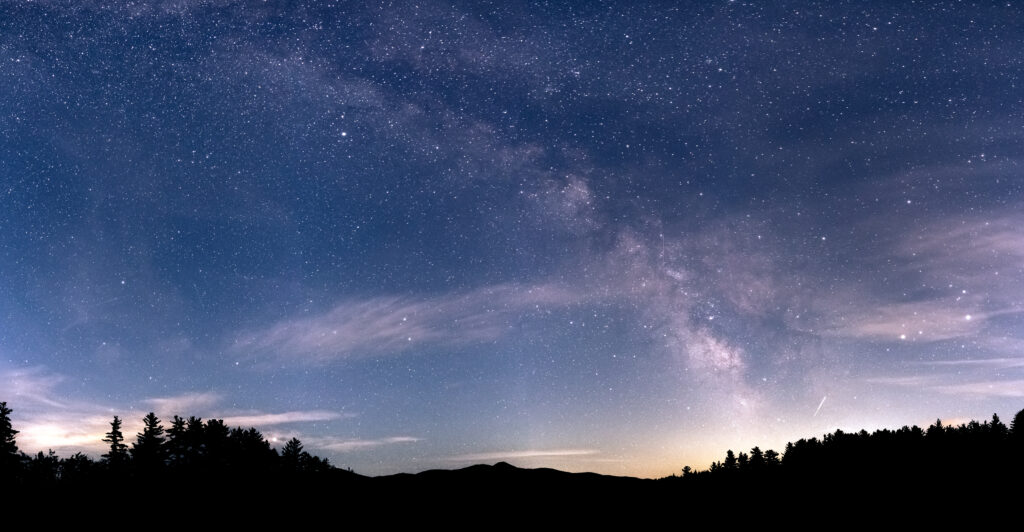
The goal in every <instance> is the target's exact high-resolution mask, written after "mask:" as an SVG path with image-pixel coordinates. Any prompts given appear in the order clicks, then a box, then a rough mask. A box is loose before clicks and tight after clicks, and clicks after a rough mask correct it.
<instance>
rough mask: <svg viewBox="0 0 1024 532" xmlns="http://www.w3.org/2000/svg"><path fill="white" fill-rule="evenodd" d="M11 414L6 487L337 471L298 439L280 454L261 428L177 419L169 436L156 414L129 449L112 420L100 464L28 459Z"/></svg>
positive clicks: (3, 459)
mask: <svg viewBox="0 0 1024 532" xmlns="http://www.w3.org/2000/svg"><path fill="white" fill-rule="evenodd" d="M10 414H11V409H10V408H8V407H7V403H6V402H0V479H2V480H3V483H4V484H5V486H6V487H10V486H12V485H22V486H26V487H29V486H37V487H41V486H52V485H58V484H60V485H65V486H68V485H72V486H73V485H83V484H85V485H87V484H90V483H102V482H123V481H125V480H136V481H142V482H146V481H154V482H155V481H160V482H174V481H181V482H192V481H196V480H209V479H212V478H218V477H219V478H230V479H232V480H233V481H245V480H247V479H249V480H255V479H267V478H282V477H295V476H304V477H315V476H318V475H319V476H322V475H325V474H329V473H330V472H332V471H335V470H336V468H335V467H334V466H332V465H331V464H330V463H329V461H328V460H326V459H323V458H319V457H317V456H313V455H311V454H309V453H308V452H306V451H305V450H303V446H302V442H300V441H299V439H298V438H292V439H291V440H289V441H288V442H287V443H286V444H285V445H284V447H283V448H282V449H281V451H280V452H278V451H277V450H276V449H274V448H273V447H272V446H271V445H270V442H268V441H267V440H266V438H264V437H263V435H262V434H261V433H260V432H259V431H258V430H256V429H255V428H248V429H242V428H239V427H235V428H229V427H228V426H227V425H225V424H224V421H223V420H219V419H208V420H206V421H203V420H202V419H201V418H198V417H195V416H192V417H189V418H188V419H183V418H181V417H178V416H174V418H173V419H172V420H171V423H170V426H169V427H168V428H166V429H165V428H164V427H163V425H162V424H161V421H160V419H159V418H157V416H156V414H154V413H153V412H150V413H149V414H147V415H146V416H145V417H144V418H143V420H142V421H143V428H142V432H140V433H138V434H137V435H136V436H135V440H134V441H133V442H131V446H129V445H128V443H126V439H125V436H124V433H123V432H122V430H121V424H122V420H121V418H120V417H118V416H114V419H113V421H111V423H110V431H109V432H107V433H106V434H105V436H104V437H103V442H105V443H106V444H107V445H108V450H107V452H106V453H104V454H103V455H102V457H101V459H100V460H99V461H96V460H93V459H92V458H90V457H89V456H87V455H85V454H82V453H80V452H79V453H75V454H73V455H71V456H70V457H67V458H59V457H58V456H57V455H56V454H55V453H54V452H53V450H52V449H51V450H49V452H48V453H43V452H42V451H39V453H38V454H36V455H34V456H30V455H27V454H25V453H24V452H21V451H20V450H19V449H18V445H17V443H16V440H15V436H16V435H17V434H18V431H17V430H15V429H14V427H13V426H12V424H11V418H10Z"/></svg>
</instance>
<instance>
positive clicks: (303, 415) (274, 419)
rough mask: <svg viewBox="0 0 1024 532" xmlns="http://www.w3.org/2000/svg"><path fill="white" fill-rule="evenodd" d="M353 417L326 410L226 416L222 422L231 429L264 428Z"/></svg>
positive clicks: (353, 415) (352, 415)
mask: <svg viewBox="0 0 1024 532" xmlns="http://www.w3.org/2000/svg"><path fill="white" fill-rule="evenodd" d="M351 417H355V414H343V413H341V412H330V411H327V410H309V411H294V412H282V413H280V414H249V415H236V416H226V417H224V418H223V421H224V423H225V424H227V425H228V426H233V427H250V426H251V427H264V426H270V425H283V424H287V423H306V422H313V421H332V420H335V419H345V418H351Z"/></svg>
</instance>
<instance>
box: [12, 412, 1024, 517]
mask: <svg viewBox="0 0 1024 532" xmlns="http://www.w3.org/2000/svg"><path fill="white" fill-rule="evenodd" d="M10 414H11V409H9V408H8V407H7V403H4V402H0V488H10V487H12V486H14V487H18V486H20V487H24V488H31V487H57V488H72V489H74V490H75V491H76V492H77V493H81V492H89V493H100V492H103V491H104V489H107V488H115V487H121V486H125V485H129V486H146V487H149V488H154V487H155V488H156V489H159V490H164V493H177V494H181V493H186V494H187V493H193V494H194V493H195V492H196V490H199V491H202V492H203V493H207V494H211V495H216V496H222V493H223V492H224V490H225V488H231V490H234V491H235V492H238V490H239V489H241V490H243V491H244V490H248V491H245V492H246V493H250V495H251V494H252V493H253V490H256V489H257V488H261V487H263V486H267V485H285V486H289V487H291V489H292V491H291V492H290V493H291V496H293V497H295V500H307V501H308V500H309V499H310V498H316V497H336V496H337V495H338V494H339V493H342V492H344V493H347V494H349V496H354V497H363V498H364V500H374V499H375V498H378V497H383V496H391V495H394V494H395V493H398V494H404V495H402V496H404V497H405V498H406V500H417V501H426V500H433V499H431V497H437V498H440V497H450V496H451V495H450V494H452V493H459V494H461V496H462V497H470V498H472V497H478V498H484V497H491V498H493V494H494V493H506V494H523V493H531V494H533V495H534V496H535V497H536V496H538V494H547V495H550V496H551V497H553V499H552V500H555V499H557V500H562V499H564V497H566V496H575V497H580V498H583V497H584V495H585V496H586V497H608V496H610V494H614V496H615V497H632V498H633V499H636V500H647V501H648V503H650V501H651V500H668V501H671V500H676V498H678V497H679V496H680V495H682V496H684V497H685V498H686V500H689V501H691V502H692V503H694V504H697V503H701V504H704V503H712V504H713V503H714V502H715V501H720V500H726V499H722V497H728V496H729V494H730V493H733V492H735V490H736V489H741V490H746V489H750V490H753V491H750V493H759V494H761V499H760V500H762V502H764V501H776V502H778V501H780V500H784V497H785V496H786V495H785V494H800V495H801V496H802V497H805V498H806V499H807V500H814V499H815V498H817V500H818V501H819V502H820V501H821V500H823V499H822V497H823V495H822V494H821V493H819V492H820V491H823V490H827V493H828V494H829V497H833V498H835V497H837V496H838V495H839V494H842V495H843V496H851V495H853V494H873V495H872V496H873V497H876V498H877V496H878V494H883V493H884V494H887V496H888V497H889V499H887V500H894V501H896V500H905V497H904V495H903V493H904V492H912V493H915V494H917V495H916V496H917V497H919V498H921V497H923V496H924V495H927V496H928V497H932V498H933V499H935V498H938V499H941V498H942V497H944V496H948V494H950V493H955V494H957V496H958V497H960V496H962V495H963V494H964V493H966V492H967V491H968V488H965V487H968V486H969V487H970V488H969V489H970V490H971V492H972V493H975V494H978V493H986V494H991V493H993V491H992V490H995V489H997V488H998V487H999V486H1004V485H1007V484H1013V485H1016V480H1017V479H1018V478H1020V474H1021V473H1024V410H1021V411H1020V412H1018V413H1017V414H1016V416H1014V418H1013V421H1012V422H1011V423H1010V425H1009V426H1007V425H1005V424H1004V423H1003V422H1002V421H1001V420H1000V419H999V417H998V416H997V415H995V414H993V416H992V418H991V419H990V420H986V421H983V422H978V421H970V422H968V423H964V424H961V425H958V426H947V425H944V424H943V423H942V421H941V420H936V422H935V423H934V424H933V425H931V426H929V427H927V428H926V429H922V428H920V427H917V426H904V427H902V428H900V429H896V430H891V429H881V430H876V431H874V432H872V433H869V432H867V431H865V430H861V431H859V432H844V431H842V430H837V431H835V432H834V433H831V434H826V435H824V436H823V437H822V438H820V439H819V438H810V439H800V440H797V441H795V442H790V443H787V444H786V447H785V449H784V451H783V452H782V453H779V452H776V451H775V450H772V449H768V450H765V451H762V450H761V449H760V448H759V447H754V448H753V449H751V450H750V451H749V452H739V453H735V452H733V451H732V450H729V451H727V452H726V454H725V457H724V459H722V460H720V461H716V462H714V463H712V464H711V466H710V467H709V468H707V469H704V470H695V469H693V468H691V467H689V466H687V467H685V468H683V471H682V475H681V476H680V475H672V476H671V477H666V478H662V479H659V480H656V481H655V480H643V479H631V478H628V477H608V476H604V475H596V474H593V473H582V474H570V473H564V472H560V471H556V470H551V469H537V470H525V469H519V468H516V467H514V466H510V465H508V464H497V465H495V466H472V467H468V468H465V469H461V470H454V471H439V470H434V471H426V472H423V473H419V474H415V475H408V474H399V475H391V476H386V477H373V478H370V477H363V476H360V475H356V474H355V473H352V472H351V471H350V470H342V469H338V468H335V467H334V466H332V465H331V464H330V463H329V462H328V461H327V460H325V459H321V458H318V457H316V456H313V455H311V454H309V453H308V452H306V451H304V450H303V446H302V443H301V442H300V441H299V440H298V439H296V438H292V439H291V440H289V441H288V442H287V443H286V444H285V445H284V446H283V448H282V449H281V450H280V451H278V450H276V449H274V448H273V447H272V446H271V445H270V443H269V442H268V441H267V440H266V438H264V437H263V435H262V434H261V433H260V432H259V431H258V430H256V429H255V428H248V429H242V428H238V427H236V428H229V427H228V426H226V425H225V424H224V422H223V421H222V420H219V419H209V420H206V421H203V420H202V419H201V418H197V417H189V418H187V419H184V418H181V417H178V416H174V417H173V419H172V420H171V422H170V424H169V425H168V426H167V427H166V428H165V427H164V426H163V424H162V423H161V421H160V419H158V418H157V417H156V415H155V414H154V413H152V412H150V413H149V414H148V415H146V416H145V417H144V418H143V427H142V431H141V432H139V433H138V434H136V435H135V438H134V440H131V441H130V440H128V439H127V438H126V437H125V435H124V433H123V431H122V421H121V419H120V418H119V417H118V416H114V419H113V421H111V423H110V431H109V432H107V433H106V434H105V435H104V438H103V442H104V443H106V444H107V452H106V453H104V454H103V455H102V457H101V458H100V459H99V460H94V459H92V458H90V457H88V456H86V455H84V454H82V453H75V454H74V455H72V456H70V457H66V458H60V457H58V456H56V454H55V453H54V452H53V451H52V450H50V451H49V452H48V453H44V452H42V451H40V452H38V453H37V454H36V455H34V456H29V455H26V454H25V453H23V452H21V451H20V450H19V449H18V446H17V443H16V440H15V436H16V435H17V434H18V431H17V430H15V429H14V428H13V426H12V424H11V419H10ZM268 481H270V482H268ZM94 488H100V489H94ZM303 490H304V491H303ZM139 493H147V491H146V490H140V491H139ZM1013 493H1016V492H1013ZM567 494H571V495H567ZM517 496H518V495H517ZM854 496H862V495H854ZM651 497H653V499H651Z"/></svg>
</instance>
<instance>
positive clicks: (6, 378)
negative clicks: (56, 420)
mask: <svg viewBox="0 0 1024 532" xmlns="http://www.w3.org/2000/svg"><path fill="white" fill-rule="evenodd" d="M63 380H64V377H63V376H61V375H57V374H54V373H49V372H47V371H46V370H45V369H44V368H42V367H34V368H25V369H9V370H4V371H0V397H4V400H5V401H19V402H22V403H28V404H30V405H43V406H49V407H55V408H62V407H64V406H65V404H64V402H63V401H59V400H57V399H56V398H55V397H54V388H55V387H56V386H57V385H58V384H59V383H60V382H61V381H63Z"/></svg>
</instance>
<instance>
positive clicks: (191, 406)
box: [143, 392, 222, 417]
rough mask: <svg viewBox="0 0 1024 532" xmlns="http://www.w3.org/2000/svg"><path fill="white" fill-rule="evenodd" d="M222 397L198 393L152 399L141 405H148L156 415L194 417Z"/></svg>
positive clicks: (209, 393)
mask: <svg viewBox="0 0 1024 532" xmlns="http://www.w3.org/2000/svg"><path fill="white" fill-rule="evenodd" d="M221 399H222V396H221V395H220V394H218V393H214V392H198V393H187V394H182V395H176V396H172V397H154V398H152V399H146V400H145V401H143V403H145V404H147V405H150V407H151V408H152V409H153V411H154V412H156V413H157V414H159V415H161V416H164V417H170V416H172V415H184V416H189V415H194V414H196V413H205V412H207V411H208V410H209V409H210V408H211V407H213V406H214V405H216V404H217V403H218V402H220V400H221Z"/></svg>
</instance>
